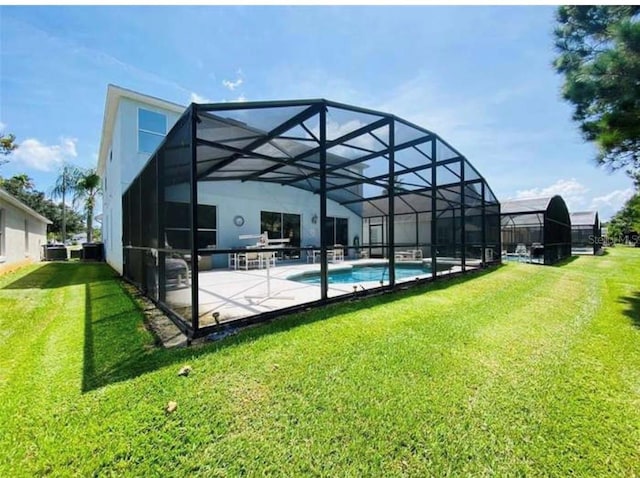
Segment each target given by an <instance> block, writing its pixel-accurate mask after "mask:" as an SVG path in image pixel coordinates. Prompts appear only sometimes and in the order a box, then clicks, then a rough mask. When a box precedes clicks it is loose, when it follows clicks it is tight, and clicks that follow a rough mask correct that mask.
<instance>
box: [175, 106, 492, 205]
mask: <svg viewBox="0 0 640 478" xmlns="http://www.w3.org/2000/svg"><path fill="white" fill-rule="evenodd" d="M192 114H193V117H194V118H195V126H196V127H195V144H196V151H195V163H196V179H197V180H198V181H211V182H215V181H233V180H237V181H243V182H244V181H260V182H270V183H275V184H280V185H283V186H291V187H295V188H300V189H305V190H308V191H311V192H313V193H317V194H319V192H320V190H321V188H322V187H324V188H325V192H326V195H327V198H328V199H331V200H333V201H336V202H337V203H339V204H342V205H344V206H345V207H347V208H349V209H351V210H352V211H353V212H355V213H356V214H359V215H361V216H374V215H380V214H389V201H388V196H389V194H388V193H389V191H390V190H391V188H392V184H393V191H394V196H395V197H396V198H397V199H396V202H395V206H394V207H395V209H396V210H395V213H396V214H401V213H404V212H406V213H412V212H428V211H430V210H431V208H432V205H433V203H432V201H431V190H432V184H435V185H437V186H436V188H435V191H436V193H435V195H436V202H435V204H436V206H435V207H436V209H438V210H442V209H446V208H449V207H459V206H460V204H461V203H463V202H464V204H465V205H466V206H470V207H473V206H476V205H480V204H482V203H485V204H486V203H490V204H498V201H497V199H496V197H495V195H494V194H493V192H492V191H491V189H490V187H489V186H488V184H486V182H485V181H484V179H483V178H482V176H481V175H480V174H479V173H478V171H477V170H476V169H475V168H474V167H473V166H472V165H471V163H469V162H468V161H467V159H466V158H465V157H464V156H463V155H462V154H461V153H460V152H459V151H457V150H456V149H455V148H453V147H452V146H451V145H449V144H448V143H447V142H446V141H444V140H443V139H442V138H440V137H439V136H438V135H437V134H435V133H433V132H431V131H429V130H426V129H424V128H421V127H419V126H417V125H414V124H412V123H410V122H408V121H405V120H403V119H401V118H398V117H396V116H394V115H391V114H387V113H382V112H378V111H372V110H367V109H363V108H358V107H354V106H349V105H345V104H341V103H335V102H332V101H328V100H324V99H317V100H294V101H268V102H247V103H220V104H192V105H191V106H190V107H189V109H188V110H187V111H186V112H185V114H184V115H183V117H182V118H181V119H180V120H179V121H178V122H177V123H176V125H175V126H174V128H173V129H172V131H171V132H170V133H169V134H168V135H167V139H166V140H165V143H167V141H171V140H173V142H175V137H176V136H179V135H180V134H181V133H180V132H181V131H182V130H184V129H185V128H184V126H185V123H186V122H187V121H188V120H189V118H192V116H191V115H192ZM183 139H184V141H178V142H179V143H180V144H184V145H185V147H187V146H188V143H189V142H190V141H189V138H187V137H186V136H185V137H184V138H183ZM171 149H173V151H172V150H171ZM184 152H185V151H184V150H182V151H181V150H180V148H166V151H165V155H167V158H168V160H169V161H170V162H172V163H173V164H174V166H173V168H172V174H171V175H170V177H169V178H167V180H168V181H169V182H170V183H174V184H176V183H181V182H187V181H189V177H190V165H189V163H187V162H185V161H184V160H183V159H182V160H181V159H179V158H178V157H179V156H180V157H182V158H184V156H185V154H184ZM172 154H173V155H175V161H172V160H171V155H172ZM323 173H324V175H323ZM323 177H324V178H326V184H324V185H323V184H321V183H322V181H321V178H323ZM461 184H465V191H464V194H463V192H462V187H461ZM463 198H464V199H463Z"/></svg>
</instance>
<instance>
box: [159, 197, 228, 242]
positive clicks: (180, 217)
mask: <svg viewBox="0 0 640 478" xmlns="http://www.w3.org/2000/svg"><path fill="white" fill-rule="evenodd" d="M164 211H165V234H166V241H167V244H166V245H167V246H169V247H171V248H173V249H191V241H190V240H189V231H190V227H189V224H190V221H189V218H190V217H191V215H190V212H189V204H188V203H183V202H166V203H165V204H164ZM217 221H218V210H217V207H216V206H209V205H207V204H198V244H197V248H198V249H212V248H215V247H216V244H217V243H218V228H217Z"/></svg>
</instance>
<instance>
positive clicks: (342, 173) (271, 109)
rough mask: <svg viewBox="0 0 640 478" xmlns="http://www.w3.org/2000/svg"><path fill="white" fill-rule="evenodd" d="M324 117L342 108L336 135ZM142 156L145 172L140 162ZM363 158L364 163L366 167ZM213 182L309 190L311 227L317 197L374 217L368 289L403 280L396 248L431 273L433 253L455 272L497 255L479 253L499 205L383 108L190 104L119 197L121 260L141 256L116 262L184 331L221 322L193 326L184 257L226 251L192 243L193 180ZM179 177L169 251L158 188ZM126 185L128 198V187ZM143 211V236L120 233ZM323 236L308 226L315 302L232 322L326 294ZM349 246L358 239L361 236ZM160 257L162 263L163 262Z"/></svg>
mask: <svg viewBox="0 0 640 478" xmlns="http://www.w3.org/2000/svg"><path fill="white" fill-rule="evenodd" d="M333 114H335V115H336V117H340V116H341V115H347V117H349V118H351V119H352V120H351V122H345V123H343V124H347V125H350V124H351V123H353V124H354V125H355V126H350V128H351V129H350V130H348V131H346V132H345V131H342V130H340V128H338V132H332V131H331V128H332V127H334V126H335V123H336V121H335V120H334V117H333V116H332V115H333ZM270 115H271V116H270ZM276 119H277V120H276ZM330 119H331V120H332V121H333V123H331V124H330V123H329V120H330ZM265 121H266V123H267V124H266V125H265V124H264V122H265ZM343 124H338V126H343ZM216 135H217V136H216ZM150 165H153V168H154V170H153V171H150V170H149V171H148V168H149V167H150ZM367 167H370V168H371V169H373V170H374V171H373V172H372V173H369V174H367V172H366V171H365V168H367ZM376 168H378V169H379V170H378V171H375V169H376ZM429 170H430V173H431V174H429ZM145 172H146V173H147V174H151V173H153V174H155V176H156V180H157V194H156V195H155V197H153V198H146V197H143V195H142V194H141V193H140V184H139V183H140V178H141V176H142V175H143V174H145ZM441 175H442V176H443V178H440V176H441ZM407 179H410V181H408V180H407ZM439 179H440V181H439ZM220 181H240V182H247V181H258V182H267V183H277V184H281V185H282V186H287V187H295V188H299V189H304V190H307V191H309V192H310V193H312V194H314V195H317V197H318V199H319V212H320V218H319V220H320V224H321V225H324V224H325V221H326V218H327V202H328V201H333V202H335V203H337V204H339V205H342V206H343V207H345V208H347V209H350V210H351V211H352V212H354V213H355V214H357V215H359V216H360V217H362V218H373V217H375V216H382V217H383V218H385V219H383V223H385V224H386V230H384V229H383V234H385V233H386V240H383V246H382V247H383V250H384V252H385V255H386V257H387V258H388V272H389V280H388V284H386V285H382V286H381V287H380V288H377V289H372V291H371V292H376V291H377V292H379V291H380V290H392V289H395V288H397V287H398V286H400V285H402V286H405V285H406V284H407V283H401V284H400V283H398V282H397V281H396V276H395V271H396V268H395V262H396V252H397V250H399V249H400V248H402V247H406V246H411V247H414V248H418V249H420V250H422V251H424V252H425V256H424V257H430V261H431V262H430V263H431V270H432V277H431V279H435V278H436V277H437V276H438V268H439V266H440V265H441V264H443V263H444V262H443V261H450V262H451V261H453V262H451V263H454V264H456V267H457V268H458V269H455V270H457V271H459V272H462V273H464V272H465V271H467V270H472V269H478V268H482V267H485V266H487V265H488V264H490V263H498V262H499V261H500V254H495V257H490V255H489V254H488V252H487V251H488V250H489V249H494V250H495V249H497V250H500V249H501V244H500V234H499V217H500V204H499V202H498V201H497V199H496V197H495V195H494V194H493V192H492V191H491V188H490V187H489V185H488V184H487V183H486V181H485V180H484V178H483V177H482V176H481V175H480V174H479V173H478V171H477V170H476V169H475V168H474V167H473V166H472V165H471V164H470V163H469V162H468V160H467V159H466V158H465V157H464V155H462V154H461V153H460V152H458V151H457V150H455V149H454V148H453V147H452V146H451V145H449V144H448V143H447V142H446V141H444V140H442V138H440V137H439V136H438V135H437V134H435V133H433V132H432V131H429V130H427V129H424V128H421V127H419V126H417V125H415V124H413V123H410V122H408V121H406V120H403V119H401V118H398V117H396V116H394V115H391V114H387V113H381V112H378V111H373V110H369V109H365V108H359V107H355V106H350V105H345V104H342V103H336V102H332V101H328V100H324V99H314V100H293V101H265V102H246V103H222V104H191V105H190V106H189V108H187V110H186V111H185V113H184V114H183V116H182V117H181V118H180V119H179V120H178V122H177V123H176V125H175V126H174V127H173V128H172V129H171V131H170V132H169V133H168V134H167V136H166V138H165V139H164V141H163V142H162V143H161V144H160V146H159V147H158V149H157V150H156V152H155V153H154V154H153V155H152V156H151V158H150V160H149V162H148V163H147V165H146V166H145V168H144V169H143V171H141V173H140V174H139V175H138V176H137V177H136V179H134V181H133V183H132V185H131V186H130V187H129V188H128V189H127V191H126V192H125V193H124V195H123V222H124V225H125V226H124V229H125V231H124V238H125V241H124V244H123V247H124V254H125V257H126V260H127V261H129V262H131V261H133V262H136V261H139V260H141V259H140V257H143V256H144V257H146V258H147V261H146V262H145V265H144V266H141V268H138V269H143V270H142V271H141V272H138V273H135V274H133V273H131V271H132V270H133V269H132V267H131V266H132V264H128V265H127V266H125V268H124V270H125V273H124V275H125V277H126V278H127V279H128V280H131V281H132V282H134V283H135V284H137V285H138V286H139V287H140V288H141V289H142V290H143V291H145V292H146V291H149V290H155V291H157V293H156V294H155V295H152V297H151V298H152V299H153V300H155V301H156V302H157V303H158V304H159V305H160V306H161V307H162V308H163V309H164V310H166V311H167V312H169V315H170V317H171V318H172V319H173V320H174V321H175V322H176V323H177V324H178V325H179V326H180V328H181V329H182V330H183V331H185V332H186V333H187V334H188V335H189V337H197V336H202V335H205V334H207V333H210V332H212V331H214V330H216V329H218V328H220V326H221V325H220V324H216V325H212V326H201V324H200V315H199V307H198V286H199V282H198V281H199V278H198V275H199V274H198V272H199V271H198V261H197V260H196V258H197V257H198V255H199V254H224V253H226V252H229V251H227V250H225V249H224V248H223V249H217V250H216V251H211V250H208V249H199V248H198V224H199V221H198V184H199V183H204V182H207V183H214V184H211V185H210V187H212V188H215V183H216V182H220ZM180 185H184V186H186V187H188V191H189V193H188V201H189V204H190V208H189V217H188V227H186V229H188V230H189V247H186V248H184V249H183V250H180V251H177V250H176V249H173V248H171V245H170V244H168V243H167V233H166V225H165V216H164V212H165V203H166V202H167V196H166V194H167V193H166V192H165V191H166V189H167V188H169V187H172V186H180ZM136 188H137V189H136ZM134 191H137V193H138V196H137V197H133V196H132V193H133V192H134ZM378 191H381V192H378ZM150 199H152V200H150ZM136 200H139V201H141V206H140V208H139V209H136V211H137V212H138V216H139V217H131V208H130V205H131V203H132V201H136ZM403 214H412V215H414V216H415V224H414V226H415V244H404V245H403V244H400V243H399V242H397V241H396V239H395V238H396V216H398V217H399V216H401V215H403ZM147 215H152V216H153V217H154V218H156V220H157V229H156V234H157V237H156V238H155V239H154V241H150V240H145V238H142V237H137V238H136V237H133V236H132V235H131V234H130V231H129V230H128V228H129V227H130V225H131V224H135V223H136V221H138V223H142V222H143V221H145V219H146V217H147ZM478 220H479V221H480V226H479V228H478V227H477V222H478ZM439 225H440V226H441V227H439ZM421 228H422V229H421ZM494 229H495V230H494ZM421 230H422V231H423V233H422V234H423V236H424V234H427V236H426V239H425V238H424V237H421V233H420V231H421ZM427 231H428V232H427ZM473 234H475V235H473ZM364 235H365V231H364V230H363V231H361V236H362V237H363V238H364ZM367 235H368V233H367ZM439 236H441V239H439ZM469 237H473V239H469ZM326 239H327V238H326V237H325V228H324V227H320V274H321V284H320V300H318V301H313V302H308V303H305V304H302V305H299V306H293V307H285V308H281V309H278V310H277V311H276V312H269V313H263V314H258V315H255V316H251V317H247V318H242V319H238V320H236V321H235V322H234V323H238V324H240V323H247V322H255V321H260V320H266V319H269V318H271V317H273V316H274V315H275V314H277V315H282V314H284V313H289V312H295V311H298V310H301V309H304V308H308V307H310V306H315V305H323V304H325V303H328V302H333V301H335V300H336V299H335V298H329V295H328V290H329V278H328V261H327V259H328V252H327V241H326ZM361 247H363V248H364V247H366V246H365V244H364V241H363V244H362V246H361ZM348 248H350V247H349V246H348ZM351 249H353V248H351ZM478 249H479V252H478ZM132 251H138V252H132ZM177 252H179V253H180V254H181V255H180V257H182V258H187V257H189V256H190V258H191V260H190V264H188V267H187V269H186V270H185V268H184V266H183V265H182V262H179V261H177V260H175V259H173V258H172V255H175V254H176V253H177ZM151 258H153V260H152V259H151ZM171 261H173V262H174V263H173V264H172V265H171V267H170V263H171ZM183 262H184V261H183ZM172 268H173V269H172ZM134 269H135V268H134ZM138 269H136V270H138ZM452 270H453V269H452ZM183 275H184V276H185V277H182V276H183ZM176 277H177V279H176ZM431 279H430V280H431ZM170 280H177V282H178V284H180V283H181V280H182V281H186V282H187V284H188V286H189V287H190V290H189V291H188V292H189V294H190V307H185V308H183V309H182V310H177V309H176V307H174V306H172V305H171V304H168V303H167V300H166V290H167V283H168V281H170ZM420 282H422V281H415V282H414V283H420ZM358 295H365V293H363V292H359V293H358ZM184 296H185V297H186V296H187V294H186V291H185V294H184ZM350 296H351V295H346V296H344V297H350Z"/></svg>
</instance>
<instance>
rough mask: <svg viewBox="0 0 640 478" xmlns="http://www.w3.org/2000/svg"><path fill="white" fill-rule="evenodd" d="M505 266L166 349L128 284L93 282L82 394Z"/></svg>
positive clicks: (89, 290)
mask: <svg viewBox="0 0 640 478" xmlns="http://www.w3.org/2000/svg"><path fill="white" fill-rule="evenodd" d="M501 267H503V266H501V265H500V266H495V267H492V268H490V269H484V270H479V271H474V272H472V273H469V274H465V275H459V276H455V277H449V278H441V279H439V280H437V281H435V282H431V283H426V284H421V285H416V286H414V287H410V288H407V289H403V290H396V291H394V292H388V293H383V294H380V295H377V296H372V297H366V298H358V299H356V298H354V299H350V300H349V299H348V300H346V301H344V302H339V303H335V304H331V305H327V306H325V307H322V308H316V309H312V310H309V311H305V312H299V313H294V314H291V315H287V316H284V317H282V318H278V319H272V320H271V321H268V322H265V323H263V324H260V325H258V326H253V327H248V328H245V329H243V330H241V331H240V333H238V334H236V335H232V336H230V337H228V338H226V339H224V340H221V341H219V342H208V343H205V344H202V345H196V346H192V347H188V348H182V349H164V348H160V347H157V346H155V344H154V341H153V340H150V337H149V332H148V331H147V330H146V329H145V328H144V324H143V321H144V319H143V315H142V311H141V310H140V309H139V307H138V305H137V304H136V302H135V301H134V300H133V298H132V297H131V296H130V295H129V293H128V292H127V291H126V289H125V288H124V287H123V285H122V283H120V282H119V281H111V286H110V287H107V286H108V285H107V284H103V283H88V284H87V285H86V287H85V304H86V313H85V324H84V325H85V341H84V374H83V384H82V389H83V392H89V391H91V390H94V389H97V388H100V387H103V386H105V385H108V384H112V383H116V382H122V381H126V380H130V379H133V378H136V377H138V376H140V375H142V374H145V373H149V372H153V371H155V370H158V369H160V368H164V367H167V366H171V365H175V364H182V363H184V362H185V361H190V360H193V359H194V358H198V357H200V356H203V355H207V354H210V353H215V352H217V351H219V350H222V349H224V348H226V347H230V346H236V345H239V344H243V343H245V342H250V341H253V340H256V339H258V338H260V337H262V336H265V335H270V334H275V333H281V332H286V331H288V330H291V329H293V328H296V327H301V326H305V325H308V324H312V323H314V322H317V321H320V320H327V319H331V318H332V317H336V316H338V315H341V314H345V313H351V312H354V311H359V310H363V309H368V308H371V307H375V306H379V305H384V304H388V303H390V302H393V301H396V300H399V299H402V298H406V297H412V296H415V295H420V294H423V293H425V292H428V291H436V290H440V289H444V288H447V287H450V286H453V285H457V284H461V283H465V282H467V281H470V280H473V279H474V278H478V277H480V276H483V275H486V274H488V273H490V272H491V271H495V270H497V269H499V268H501ZM114 286H115V288H114ZM105 289H109V290H105ZM116 296H117V297H116Z"/></svg>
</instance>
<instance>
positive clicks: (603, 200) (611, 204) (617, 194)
mask: <svg viewBox="0 0 640 478" xmlns="http://www.w3.org/2000/svg"><path fill="white" fill-rule="evenodd" d="M633 193H634V191H633V188H627V189H617V190H615V191H612V192H610V193H609V194H605V195H603V196H597V197H594V198H593V200H592V201H591V208H592V209H602V208H609V209H611V210H613V211H617V210H619V209H620V208H622V206H623V205H624V203H625V202H626V201H627V200H628V199H629V198H631V196H633Z"/></svg>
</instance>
